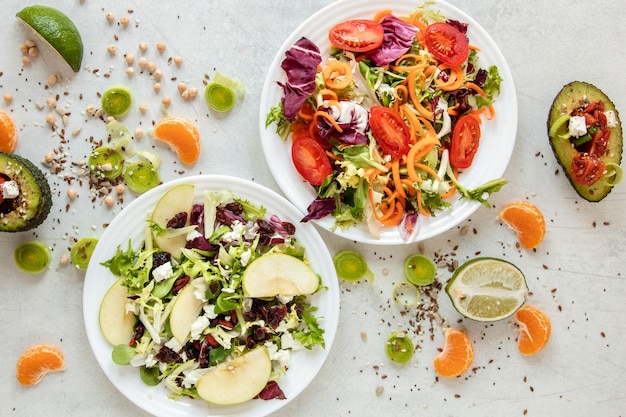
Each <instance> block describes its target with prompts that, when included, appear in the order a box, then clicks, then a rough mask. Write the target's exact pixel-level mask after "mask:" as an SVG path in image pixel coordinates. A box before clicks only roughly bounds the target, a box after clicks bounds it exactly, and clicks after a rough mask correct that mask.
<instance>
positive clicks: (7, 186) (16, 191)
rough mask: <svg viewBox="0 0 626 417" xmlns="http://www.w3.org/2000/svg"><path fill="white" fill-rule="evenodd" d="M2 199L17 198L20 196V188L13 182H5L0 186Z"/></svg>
mask: <svg viewBox="0 0 626 417" xmlns="http://www.w3.org/2000/svg"><path fill="white" fill-rule="evenodd" d="M0 187H1V191H2V197H3V198H4V199H6V200H9V199H13V198H17V197H18V196H19V195H20V188H19V187H18V186H17V183H16V182H15V181H5V182H3V183H2V184H0Z"/></svg>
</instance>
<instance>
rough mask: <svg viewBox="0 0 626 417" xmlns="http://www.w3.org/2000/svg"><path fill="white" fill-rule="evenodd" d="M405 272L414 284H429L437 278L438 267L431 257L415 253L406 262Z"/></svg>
mask: <svg viewBox="0 0 626 417" xmlns="http://www.w3.org/2000/svg"><path fill="white" fill-rule="evenodd" d="M404 274H405V275H406V279H407V280H408V281H409V282H410V283H411V284H413V285H429V284H432V282H433V281H434V280H435V276H436V275H437V268H436V267H435V263H434V262H433V261H432V260H431V259H430V258H428V257H426V256H424V255H420V254H415V255H411V256H409V257H408V258H407V259H406V261H405V262H404Z"/></svg>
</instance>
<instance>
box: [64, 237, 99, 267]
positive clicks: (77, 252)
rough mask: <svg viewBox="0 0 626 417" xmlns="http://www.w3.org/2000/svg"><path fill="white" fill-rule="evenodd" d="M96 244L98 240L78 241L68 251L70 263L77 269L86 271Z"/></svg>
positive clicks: (92, 238) (87, 238)
mask: <svg viewBox="0 0 626 417" xmlns="http://www.w3.org/2000/svg"><path fill="white" fill-rule="evenodd" d="M97 243H98V239H96V238H95V237H84V238H82V239H80V240H78V241H77V242H76V243H74V244H73V245H72V249H71V250H70V262H72V264H73V265H74V266H75V267H76V268H77V269H80V270H83V271H84V270H86V269H87V266H88V265H89V261H90V260H91V255H92V254H93V251H94V250H95V249H96V244H97Z"/></svg>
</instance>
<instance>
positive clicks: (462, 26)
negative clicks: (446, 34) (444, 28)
mask: <svg viewBox="0 0 626 417" xmlns="http://www.w3.org/2000/svg"><path fill="white" fill-rule="evenodd" d="M446 23H448V24H449V25H452V26H454V27H455V28H457V29H458V30H459V32H461V33H462V34H464V35H466V34H467V23H463V22H460V21H458V20H454V19H448V20H447V21H446Z"/></svg>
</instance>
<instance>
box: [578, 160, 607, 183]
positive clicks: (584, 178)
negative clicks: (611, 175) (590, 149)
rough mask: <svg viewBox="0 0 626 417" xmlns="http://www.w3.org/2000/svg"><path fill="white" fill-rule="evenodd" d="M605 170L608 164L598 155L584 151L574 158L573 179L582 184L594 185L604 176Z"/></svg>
mask: <svg viewBox="0 0 626 417" xmlns="http://www.w3.org/2000/svg"><path fill="white" fill-rule="evenodd" d="M605 171H606V165H605V164H604V162H602V160H601V159H600V158H598V156H597V155H591V154H588V153H582V152H581V153H579V154H578V155H576V156H575V157H574V159H572V165H571V167H570V175H571V176H572V179H573V180H574V181H575V182H576V183H578V184H581V185H592V184H594V183H596V182H598V180H599V179H600V178H602V176H604V172H605Z"/></svg>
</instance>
